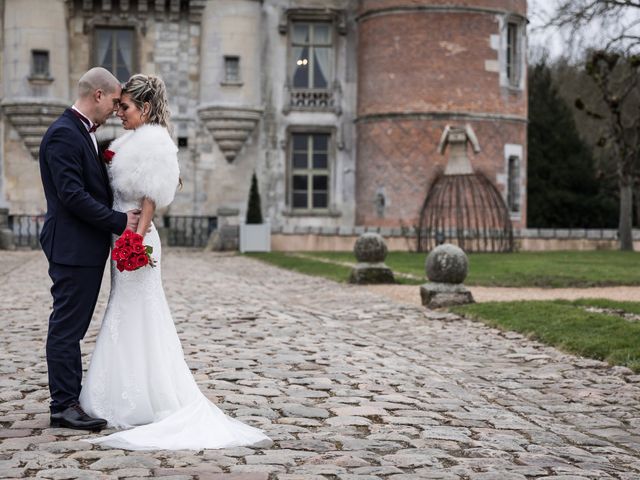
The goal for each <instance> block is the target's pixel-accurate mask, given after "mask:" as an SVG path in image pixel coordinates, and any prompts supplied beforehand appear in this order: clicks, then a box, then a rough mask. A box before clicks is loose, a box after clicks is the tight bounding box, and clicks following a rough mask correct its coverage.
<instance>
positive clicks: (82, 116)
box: [71, 108, 100, 133]
mask: <svg viewBox="0 0 640 480" xmlns="http://www.w3.org/2000/svg"><path fill="white" fill-rule="evenodd" d="M71 113H73V114H74V115H75V116H76V117H78V118H79V119H80V120H82V123H84V124H85V125H86V126H87V128H89V133H93V132H95V131H96V130H97V129H98V127H99V126H100V125H98V124H97V123H94V124H93V126H92V125H91V121H90V120H89V119H88V118H87V117H85V116H84V115H83V114H81V113H80V112H79V111H77V110H75V109H74V108H72V109H71Z"/></svg>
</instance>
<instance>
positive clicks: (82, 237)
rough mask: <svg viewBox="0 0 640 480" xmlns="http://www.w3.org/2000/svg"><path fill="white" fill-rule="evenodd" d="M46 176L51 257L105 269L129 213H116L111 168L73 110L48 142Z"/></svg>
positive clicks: (43, 239) (43, 238)
mask: <svg viewBox="0 0 640 480" xmlns="http://www.w3.org/2000/svg"><path fill="white" fill-rule="evenodd" d="M40 175H41V177H42V185H43V186H44V194H45V198H46V200H47V214H46V216H45V221H44V226H43V227H42V233H41V234H40V244H41V245H42V249H43V250H44V253H45V255H46V256H47V259H48V260H49V261H50V262H53V263H60V264H63V265H77V266H104V264H105V262H106V260H107V258H108V256H109V247H110V244H111V234H112V233H113V234H116V235H119V234H121V233H122V232H123V231H124V229H125V228H126V226H127V215H126V213H122V212H116V211H114V210H112V209H111V206H112V205H113V192H112V191H111V187H110V186H109V179H108V177H107V169H106V167H105V165H104V163H103V162H102V161H101V160H100V159H99V158H98V154H97V153H96V150H95V147H94V145H93V141H92V140H91V137H90V136H89V132H88V131H87V129H86V127H85V126H84V124H83V123H82V120H80V119H79V118H78V117H76V116H75V115H74V114H73V113H72V112H71V109H67V110H66V111H65V112H64V113H63V114H62V115H61V116H60V118H58V119H57V120H56V121H55V122H53V124H51V126H50V127H49V129H48V130H47V133H45V135H44V137H43V138H42V143H41V144H40Z"/></svg>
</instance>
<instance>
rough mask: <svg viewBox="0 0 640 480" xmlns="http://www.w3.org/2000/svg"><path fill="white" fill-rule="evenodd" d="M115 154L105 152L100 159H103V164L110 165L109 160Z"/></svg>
mask: <svg viewBox="0 0 640 480" xmlns="http://www.w3.org/2000/svg"><path fill="white" fill-rule="evenodd" d="M115 154H116V152H114V151H113V150H109V149H107V150H105V151H104V152H102V158H103V159H104V163H111V160H113V157H114V155H115Z"/></svg>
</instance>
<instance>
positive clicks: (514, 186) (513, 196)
mask: <svg viewBox="0 0 640 480" xmlns="http://www.w3.org/2000/svg"><path fill="white" fill-rule="evenodd" d="M508 169H509V170H508V172H507V173H508V174H507V205H508V207H509V211H511V212H513V213H517V212H519V211H520V159H519V158H518V157H515V156H514V157H509V166H508Z"/></svg>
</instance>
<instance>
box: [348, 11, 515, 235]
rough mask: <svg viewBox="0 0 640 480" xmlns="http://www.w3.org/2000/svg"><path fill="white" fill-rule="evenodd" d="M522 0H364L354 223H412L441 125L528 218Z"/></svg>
mask: <svg viewBox="0 0 640 480" xmlns="http://www.w3.org/2000/svg"><path fill="white" fill-rule="evenodd" d="M525 15H526V0H361V1H360V5H359V11H358V17H357V21H358V35H359V38H358V45H359V48H358V107H357V115H358V116H357V120H356V125H357V136H358V140H357V142H358V148H357V169H356V172H357V175H356V201H357V210H356V224H359V225H378V226H387V227H399V226H403V225H406V226H412V225H416V224H417V222H418V217H419V215H420V209H421V207H422V202H423V201H424V199H425V196H426V193H427V190H428V187H429V184H430V182H431V180H432V179H433V177H434V175H435V174H436V173H437V171H438V170H439V169H441V168H444V166H445V165H446V163H447V157H446V156H443V155H441V154H440V153H438V142H439V140H440V138H441V136H442V133H443V131H444V129H445V127H446V126H447V125H449V126H451V127H463V128H464V127H466V126H467V125H468V126H470V127H471V129H472V130H473V132H474V133H475V135H476V137H477V139H478V143H479V145H480V152H479V153H477V154H475V155H474V154H473V153H471V152H470V154H469V156H470V158H471V163H472V166H473V168H475V169H477V170H481V171H482V172H484V173H485V174H486V175H487V176H488V177H489V179H490V180H491V181H493V182H494V184H495V185H496V186H497V187H498V189H499V190H500V192H501V193H502V194H503V197H504V199H505V201H506V203H507V206H508V208H509V211H510V215H511V220H512V222H513V224H514V227H516V228H518V227H524V226H525V222H526V171H527V170H526V135H527V125H526V122H527V91H526V58H525V56H526V17H525Z"/></svg>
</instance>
